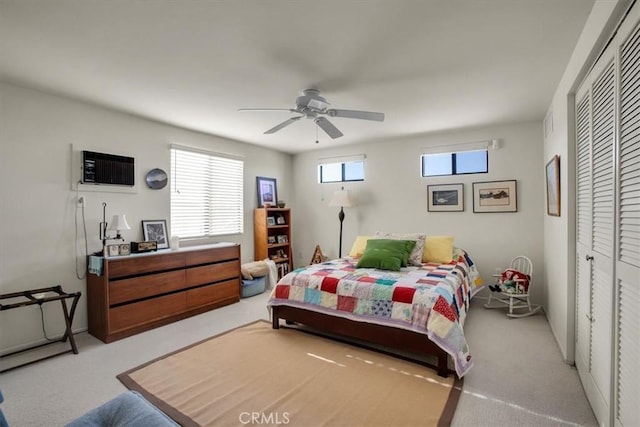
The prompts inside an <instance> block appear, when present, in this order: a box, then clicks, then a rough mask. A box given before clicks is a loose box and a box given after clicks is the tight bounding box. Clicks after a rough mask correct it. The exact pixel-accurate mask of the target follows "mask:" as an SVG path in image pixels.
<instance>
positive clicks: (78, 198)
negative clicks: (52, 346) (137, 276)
mask: <svg viewBox="0 0 640 427" xmlns="http://www.w3.org/2000/svg"><path fill="white" fill-rule="evenodd" d="M80 184H81V181H78V185H77V186H76V212H75V215H74V217H75V245H76V277H77V278H78V279H79V280H83V279H84V278H85V277H86V276H87V269H86V268H83V270H84V272H83V273H82V274H81V273H79V269H78V267H79V258H80V256H79V255H78V206H77V204H78V203H79V204H80V210H81V212H82V229H83V231H84V257H83V258H84V259H85V260H86V259H87V256H88V255H89V242H88V241H87V221H86V219H85V216H84V197H82V196H80V194H79V188H80ZM40 309H42V307H40ZM43 330H44V324H43ZM45 337H46V334H45Z"/></svg>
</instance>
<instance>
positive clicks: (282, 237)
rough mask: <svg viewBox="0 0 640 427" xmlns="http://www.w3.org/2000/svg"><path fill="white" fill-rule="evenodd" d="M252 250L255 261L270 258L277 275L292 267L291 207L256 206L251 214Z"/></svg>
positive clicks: (283, 273)
mask: <svg viewBox="0 0 640 427" xmlns="http://www.w3.org/2000/svg"><path fill="white" fill-rule="evenodd" d="M253 248H254V249H253V251H254V258H255V259H256V261H260V260H263V259H267V258H269V259H271V260H272V261H274V262H275V263H276V266H277V267H278V277H282V276H283V275H285V274H286V273H288V272H289V271H291V270H292V269H293V260H292V255H293V251H292V250H291V209H289V208H258V209H256V210H255V211H254V214H253Z"/></svg>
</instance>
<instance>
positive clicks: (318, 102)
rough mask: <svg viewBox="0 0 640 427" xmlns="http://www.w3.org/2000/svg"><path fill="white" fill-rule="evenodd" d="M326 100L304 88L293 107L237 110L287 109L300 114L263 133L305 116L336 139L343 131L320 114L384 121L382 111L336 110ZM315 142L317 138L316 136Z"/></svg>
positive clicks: (314, 91)
mask: <svg viewBox="0 0 640 427" xmlns="http://www.w3.org/2000/svg"><path fill="white" fill-rule="evenodd" d="M329 105H331V104H329V103H328V102H327V100H326V99H324V98H323V97H322V96H320V91H319V90H318V89H305V90H303V91H302V92H301V94H300V96H298V97H297V98H296V108H295V109H285V108H241V109H240V110H239V111H289V112H292V113H298V114H301V115H300V116H297V117H292V118H290V119H288V120H285V121H284V122H282V123H280V124H278V125H276V126H275V127H273V128H271V129H269V130H267V131H266V132H265V134H272V133H275V132H277V131H279V130H280V129H282V128H284V127H286V126H289V125H290V124H291V123H293V122H295V121H297V120H299V119H301V118H302V117H306V118H307V119H313V120H314V122H315V123H316V125H317V126H318V127H320V128H322V130H323V131H325V132H326V133H327V135H329V136H330V137H331V138H333V139H336V138H340V137H341V136H343V133H342V132H340V130H338V128H336V127H335V126H334V125H333V123H331V122H330V121H329V120H327V119H326V118H325V117H321V116H320V115H321V114H322V115H327V116H329V117H340V118H347V119H359V120H372V121H378V122H382V121H384V113H375V112H371V111H358V110H338V109H333V108H332V109H329V108H327V107H328V106H329ZM316 142H317V138H316Z"/></svg>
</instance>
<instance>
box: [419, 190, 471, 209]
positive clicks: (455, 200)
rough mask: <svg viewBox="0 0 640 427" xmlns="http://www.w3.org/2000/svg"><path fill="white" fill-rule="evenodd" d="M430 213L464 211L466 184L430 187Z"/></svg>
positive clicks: (428, 204) (428, 203) (428, 191)
mask: <svg viewBox="0 0 640 427" xmlns="http://www.w3.org/2000/svg"><path fill="white" fill-rule="evenodd" d="M427 193H428V194H429V200H428V202H427V210H428V211H429V212H462V211H464V184H443V185H428V186H427Z"/></svg>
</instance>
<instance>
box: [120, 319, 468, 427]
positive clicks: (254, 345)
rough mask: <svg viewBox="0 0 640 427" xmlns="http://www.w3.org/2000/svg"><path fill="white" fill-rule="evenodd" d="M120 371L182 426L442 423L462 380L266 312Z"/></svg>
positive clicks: (128, 383) (448, 417)
mask: <svg viewBox="0 0 640 427" xmlns="http://www.w3.org/2000/svg"><path fill="white" fill-rule="evenodd" d="M118 379H119V380H120V381H121V382H122V383H123V384H124V385H125V386H126V387H128V388H129V389H132V390H136V391H138V392H140V393H142V394H143V395H144V396H145V397H146V398H147V400H149V401H150V402H151V403H153V404H154V405H156V406H157V407H158V408H160V409H161V410H162V411H163V412H165V413H166V414H167V415H169V416H170V417H171V418H173V419H174V420H175V421H176V422H178V423H179V424H182V425H185V426H195V425H200V426H213V425H215V426H242V425H279V426H282V425H289V426H385V427H386V426H437V425H439V426H445V425H449V424H450V422H451V419H452V417H453V413H454V411H455V407H456V404H457V401H458V397H459V395H460V391H461V386H462V382H461V381H460V380H456V379H455V378H454V377H453V376H450V377H449V378H441V377H439V376H438V375H437V374H436V372H435V371H434V370H433V369H430V368H428V367H425V366H422V365H420V364H417V363H415V362H410V361H407V360H403V359H401V358H397V357H393V356H391V355H387V354H382V353H379V352H376V351H373V350H367V349H364V348H360V347H357V346H352V345H350V344H346V343H341V342H337V341H334V340H331V339H328V338H324V337H320V336H316V335H311V334H307V333H305V332H302V331H300V330H296V329H293V328H285V327H281V328H280V329H278V330H275V329H272V328H271V325H270V324H269V323H267V322H265V321H259V322H255V323H251V324H249V325H246V326H242V327H240V328H237V329H233V330H231V331H229V332H225V333H223V334H221V335H217V336H215V337H212V338H209V339H206V340H204V341H201V342H199V343H196V344H193V345H191V346H189V347H186V348H183V349H180V350H178V351H176V352H173V353H171V354H168V355H166V356H163V357H160V358H158V359H156V360H153V361H151V362H148V363H145V364H144V365H142V366H139V367H137V368H134V369H131V370H129V371H127V372H125V373H122V374H120V375H118Z"/></svg>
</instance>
